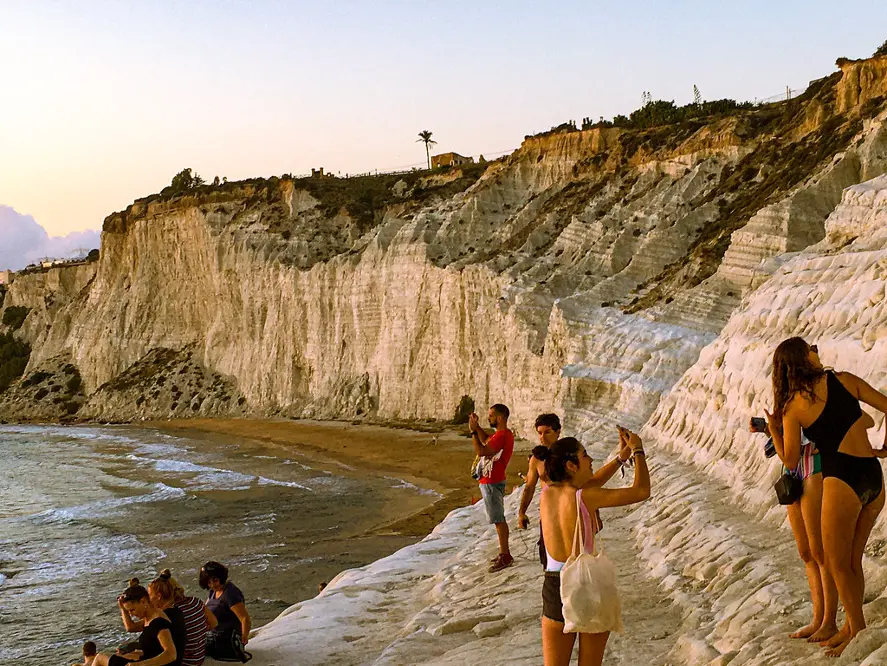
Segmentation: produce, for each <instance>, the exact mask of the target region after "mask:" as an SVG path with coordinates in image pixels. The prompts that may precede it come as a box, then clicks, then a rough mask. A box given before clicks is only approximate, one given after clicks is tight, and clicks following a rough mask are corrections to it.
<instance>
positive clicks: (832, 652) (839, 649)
mask: <svg viewBox="0 0 887 666" xmlns="http://www.w3.org/2000/svg"><path fill="white" fill-rule="evenodd" d="M852 640H853V638H852V637H851V636H850V635H849V634H847V635H846V636H845V638H844V640H843V641H841V642H840V643H838V644H837V645H835V646H832V647H830V648H829V649H828V650H826V651H825V656H826V657H840V656H841V653H843V652H844V650H845V649H847V646H848V645H850V641H852Z"/></svg>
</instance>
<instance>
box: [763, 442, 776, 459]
mask: <svg viewBox="0 0 887 666" xmlns="http://www.w3.org/2000/svg"><path fill="white" fill-rule="evenodd" d="M764 455H765V456H766V457H767V458H772V457H773V456H775V455H776V447H775V446H773V438H772V437H771V438H770V439H768V440H767V443H766V444H764Z"/></svg>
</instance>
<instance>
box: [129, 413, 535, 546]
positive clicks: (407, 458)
mask: <svg viewBox="0 0 887 666" xmlns="http://www.w3.org/2000/svg"><path fill="white" fill-rule="evenodd" d="M142 425H144V426H146V427H152V428H157V429H159V430H161V431H166V432H168V433H170V434H176V433H179V434H183V433H192V434H196V433H212V434H216V435H223V436H226V437H230V438H237V437H240V438H244V439H250V440H254V441H260V442H262V443H263V444H265V445H271V446H279V447H281V448H282V449H283V450H295V451H298V452H301V453H303V454H304V455H307V456H310V457H311V458H314V459H316V460H318V459H319V460H324V459H326V460H329V461H334V462H336V463H339V464H343V465H348V466H351V467H355V468H357V469H360V470H364V471H366V472H367V473H369V474H379V475H384V476H390V477H395V478H398V479H403V480H404V481H407V482H409V483H412V484H415V485H416V486H418V487H419V488H425V489H429V490H433V491H435V492H437V493H440V494H441V495H443V497H442V498H440V499H438V500H437V501H435V502H434V503H433V504H430V505H429V506H428V507H427V508H426V509H424V510H422V511H420V512H417V513H414V514H412V515H410V516H409V517H407V518H404V519H401V520H398V521H396V522H393V523H389V524H387V525H384V526H382V527H379V528H377V529H376V530H374V532H375V533H377V534H399V535H403V536H417V537H422V536H425V535H427V534H429V533H430V532H431V530H433V529H434V527H435V526H436V525H437V524H438V523H439V522H440V521H441V520H443V519H444V517H446V515H447V514H448V513H449V512H450V511H452V510H453V509H456V508H458V507H461V506H466V505H468V504H470V503H471V502H472V501H476V500H477V499H478V498H479V495H480V492H479V490H478V487H477V482H476V481H475V480H474V479H472V478H471V473H470V467H471V462H472V461H473V459H474V451H473V449H472V447H471V438H470V437H468V436H467V433H468V427H467V426H449V425H440V424H427V425H424V424H423V425H413V424H411V425H410V426H408V427H407V426H402V427H398V426H396V425H389V426H379V425H366V424H363V423H349V422H342V421H312V420H283V419H280V420H268V419H193V420H190V419H189V420H173V421H161V422H153V423H145V424H142ZM435 441H436V443H435ZM531 448H532V443H530V442H521V441H517V442H515V455H514V457H513V458H512V462H511V464H509V466H508V479H507V481H508V488H507V491H508V492H510V491H511V489H512V488H513V487H514V486H516V485H520V484H521V483H522V481H521V479H520V477H519V476H518V472H526V467H527V464H526V461H525V459H526V456H527V455H528V454H529V451H530V449H531Z"/></svg>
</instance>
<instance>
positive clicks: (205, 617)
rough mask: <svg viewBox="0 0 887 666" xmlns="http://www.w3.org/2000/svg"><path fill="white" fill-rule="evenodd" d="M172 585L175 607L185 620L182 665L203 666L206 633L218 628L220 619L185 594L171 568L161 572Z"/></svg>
mask: <svg viewBox="0 0 887 666" xmlns="http://www.w3.org/2000/svg"><path fill="white" fill-rule="evenodd" d="M160 576H161V577H163V576H165V577H166V578H167V580H168V581H169V585H170V587H171V594H172V597H173V599H174V602H175V607H176V608H177V609H178V610H180V611H181V612H182V617H183V619H184V621H185V648H184V654H183V656H182V664H181V666H201V664H203V659H204V657H205V656H206V634H207V632H209V631H211V630H213V629H215V628H216V626H217V625H218V624H219V621H218V620H217V619H216V616H215V615H214V614H213V612H212V611H211V610H210V609H209V608H208V607H207V606H206V604H204V603H203V602H202V601H201V600H200V599H197V598H196V597H189V596H186V595H185V588H183V587H182V586H181V584H180V583H179V582H178V581H177V580H176V579H175V578H173V577H172V572H171V571H170V570H169V569H164V570H163V571H161V572H160Z"/></svg>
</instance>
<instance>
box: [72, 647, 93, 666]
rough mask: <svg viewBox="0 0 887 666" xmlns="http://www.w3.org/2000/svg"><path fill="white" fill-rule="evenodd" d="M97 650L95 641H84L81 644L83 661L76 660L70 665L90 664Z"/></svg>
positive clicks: (85, 665)
mask: <svg viewBox="0 0 887 666" xmlns="http://www.w3.org/2000/svg"><path fill="white" fill-rule="evenodd" d="M97 652H98V650H97V649H96V646H95V643H93V642H92V641H86V642H85V643H84V644H83V661H78V662H77V663H76V664H71V666H92V662H93V661H95V656H96V653H97Z"/></svg>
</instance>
